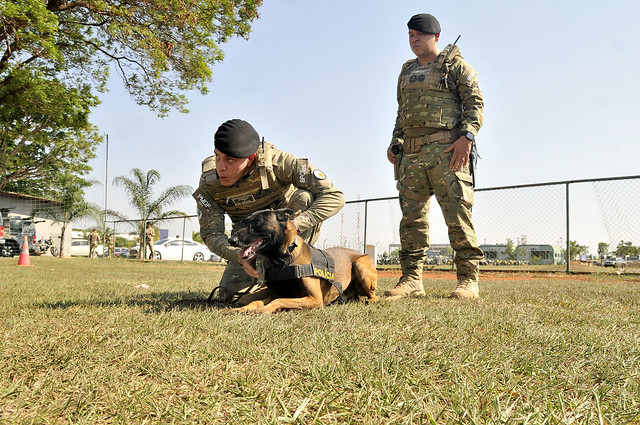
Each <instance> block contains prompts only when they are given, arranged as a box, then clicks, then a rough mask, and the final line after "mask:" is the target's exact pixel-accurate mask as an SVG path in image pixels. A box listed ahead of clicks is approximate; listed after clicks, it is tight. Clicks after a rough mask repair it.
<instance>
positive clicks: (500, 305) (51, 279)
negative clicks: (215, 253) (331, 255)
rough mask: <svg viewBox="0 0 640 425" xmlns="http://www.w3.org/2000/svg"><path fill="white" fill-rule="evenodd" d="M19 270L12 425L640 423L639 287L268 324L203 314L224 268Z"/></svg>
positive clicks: (412, 303) (12, 275)
mask: <svg viewBox="0 0 640 425" xmlns="http://www.w3.org/2000/svg"><path fill="white" fill-rule="evenodd" d="M16 262H17V260H16V258H13V259H5V258H0V276H2V277H1V281H2V284H1V285H2V291H1V292H0V332H1V335H2V336H1V340H0V341H1V347H2V349H1V350H0V422H1V423H85V424H88V423H91V424H94V423H98V424H101V423H119V424H125V423H127V424H128V423H135V424H138V423H176V424H194V423H201V424H211V423H220V424H227V423H229V424H230V423H233V424H235V423H254V424H279V423H305V424H306V423H318V424H320V423H321V424H345V423H352V424H407V423H438V424H440V423H443V424H444V423H457V424H468V423H482V424H485V423H492V424H493V423H495V424H498V423H500V424H503V423H514V424H524V423H529V424H541V423H547V424H561V423H562V424H563V423H566V424H569V423H571V424H591V423H599V424H632V423H635V424H638V423H640V376H639V375H640V296H639V295H638V294H639V292H640V285H639V283H638V281H637V278H635V277H628V276H624V275H623V276H610V275H594V276H591V277H590V280H585V278H584V276H580V277H579V278H578V277H575V278H574V277H569V279H566V278H564V279H559V278H556V277H554V276H544V275H540V276H538V277H537V278H535V279H527V280H518V279H512V278H510V276H508V275H505V276H504V277H501V276H494V277H492V278H491V279H487V280H486V281H485V282H484V284H483V285H482V287H481V290H482V295H483V297H482V298H481V299H479V300H476V301H470V302H466V301H465V302H459V301H451V300H448V299H447V298H446V297H445V296H446V294H447V293H448V292H449V291H450V290H451V289H452V286H453V282H452V281H451V280H448V279H445V278H438V277H435V278H433V279H429V280H427V281H426V282H425V284H426V290H427V295H426V297H422V298H411V299H406V300H401V301H397V302H385V301H384V300H382V301H380V302H379V303H377V304H375V305H366V304H364V303H348V304H340V305H334V306H330V307H328V308H324V309H319V310H314V311H303V312H285V313H280V314H275V315H272V316H258V317H256V316H236V315H228V314H225V313H224V310H225V309H224V306H220V305H209V304H206V303H204V302H203V299H205V298H206V297H207V296H208V294H209V292H210V290H211V289H212V288H213V287H214V286H215V285H216V282H217V280H218V279H219V277H220V275H221V272H222V269H221V268H219V267H215V266H212V265H211V264H193V263H188V264H179V263H163V262H155V263H140V262H137V261H129V260H113V261H109V260H107V259H99V260H89V259H66V260H59V259H55V258H44V257H43V258H32V261H31V262H32V264H34V266H33V267H18V266H16V265H15V264H16ZM443 277H446V276H443ZM533 277H536V276H535V275H534V276H533ZM394 283H395V281H394V280H393V279H392V278H387V277H385V278H381V279H380V282H379V290H378V292H379V294H382V292H383V291H384V290H385V289H387V288H389V287H391V286H392V285H393V284H394ZM140 284H146V285H148V286H149V287H148V288H136V287H135V286H137V285H140Z"/></svg>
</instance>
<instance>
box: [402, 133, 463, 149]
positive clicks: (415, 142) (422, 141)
mask: <svg viewBox="0 0 640 425" xmlns="http://www.w3.org/2000/svg"><path fill="white" fill-rule="evenodd" d="M456 134H457V132H455V133H454V131H453V130H440V131H437V132H435V133H433V134H425V135H424V136H419V137H407V138H406V139H404V144H403V145H402V147H403V150H404V151H405V152H407V153H416V152H418V151H419V150H420V148H422V145H428V144H430V143H438V142H439V143H443V144H444V143H447V142H449V141H450V140H452V139H453V138H454V137H455V135H456Z"/></svg>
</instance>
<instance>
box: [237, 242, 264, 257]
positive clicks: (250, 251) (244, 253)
mask: <svg viewBox="0 0 640 425" xmlns="http://www.w3.org/2000/svg"><path fill="white" fill-rule="evenodd" d="M265 243H266V241H265V240H264V239H258V240H257V241H255V242H253V243H251V245H249V246H245V247H244V248H242V249H241V250H240V256H241V257H242V258H243V259H244V260H250V259H252V258H253V257H255V256H256V254H257V253H258V251H259V250H260V248H261V247H262V246H263V245H264V244H265Z"/></svg>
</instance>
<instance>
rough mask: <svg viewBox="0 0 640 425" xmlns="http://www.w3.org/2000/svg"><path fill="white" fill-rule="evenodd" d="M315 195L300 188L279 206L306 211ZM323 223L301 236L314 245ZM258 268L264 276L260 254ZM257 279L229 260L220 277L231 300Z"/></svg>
mask: <svg viewBox="0 0 640 425" xmlns="http://www.w3.org/2000/svg"><path fill="white" fill-rule="evenodd" d="M314 199H315V198H314V196H313V194H312V193H311V192H308V191H306V190H302V189H298V190H296V191H295V192H294V194H293V196H292V197H291V199H290V200H289V202H287V203H286V204H283V205H279V206H278V208H291V209H293V210H295V211H304V210H306V209H307V208H309V206H310V205H311V204H312V203H313V200H314ZM321 226H322V223H320V224H318V225H316V226H314V227H312V228H310V229H308V230H306V231H304V232H302V233H301V234H300V236H301V237H302V239H304V240H305V242H307V243H309V244H311V245H313V244H314V243H316V241H317V240H318V237H319V236H320V227H321ZM235 230H236V225H235V224H234V226H233V229H232V232H233V231H235ZM256 270H257V271H258V272H260V274H261V275H262V276H264V267H263V266H262V260H261V258H260V256H258V259H257V260H256ZM255 281H256V280H255V279H254V278H252V277H251V276H249V275H248V274H247V273H245V271H244V269H243V268H242V266H241V265H240V264H238V263H235V262H229V264H228V265H227V267H226V268H225V270H224V273H222V278H221V279H220V286H221V287H222V288H224V289H225V291H224V292H225V294H226V298H227V301H229V300H230V299H231V298H232V297H233V295H235V294H237V293H238V292H241V291H244V290H247V289H249V288H251V287H252V286H253V285H254V283H255ZM262 284H263V282H258V284H257V285H255V287H254V288H253V289H257V288H259V287H261V286H262Z"/></svg>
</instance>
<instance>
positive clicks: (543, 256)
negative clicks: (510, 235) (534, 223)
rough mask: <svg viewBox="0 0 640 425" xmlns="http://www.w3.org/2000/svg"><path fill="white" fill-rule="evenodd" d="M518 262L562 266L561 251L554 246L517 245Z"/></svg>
mask: <svg viewBox="0 0 640 425" xmlns="http://www.w3.org/2000/svg"><path fill="white" fill-rule="evenodd" d="M516 251H517V252H518V253H519V255H518V260H522V261H528V262H529V263H530V264H563V263H564V258H563V255H562V254H563V250H562V248H561V247H559V246H554V245H545V244H542V245H535V244H527V245H518V247H517V248H516Z"/></svg>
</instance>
